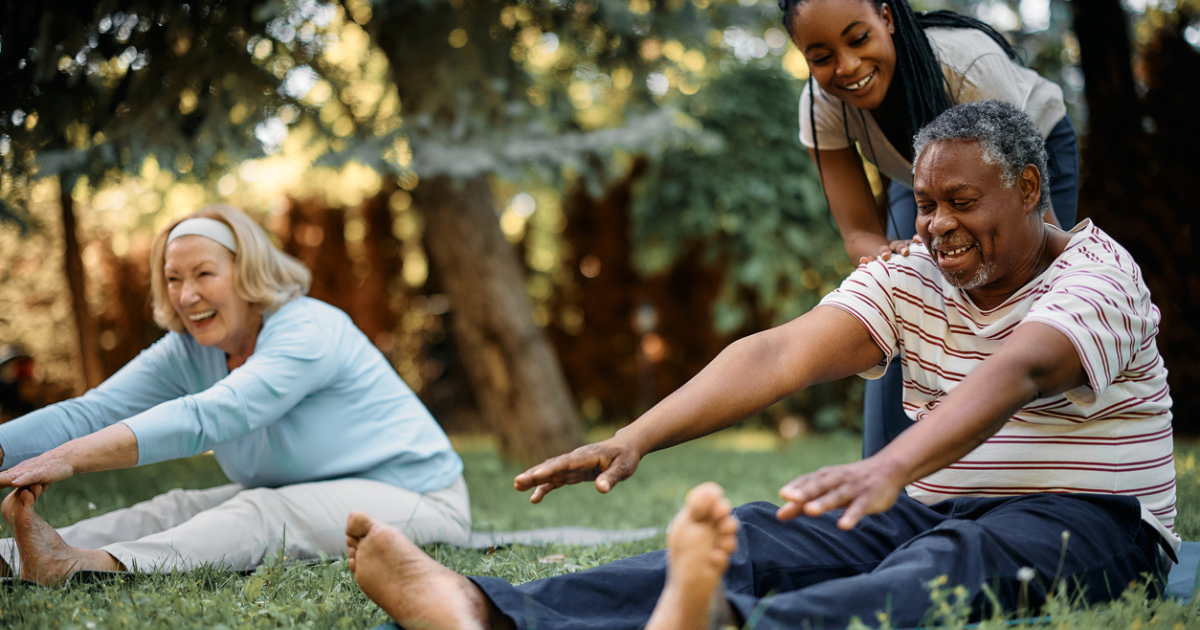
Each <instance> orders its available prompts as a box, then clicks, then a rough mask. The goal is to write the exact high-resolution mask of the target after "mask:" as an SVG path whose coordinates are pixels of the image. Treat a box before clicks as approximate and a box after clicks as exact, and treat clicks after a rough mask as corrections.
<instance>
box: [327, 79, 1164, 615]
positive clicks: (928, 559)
mask: <svg viewBox="0 0 1200 630" xmlns="http://www.w3.org/2000/svg"><path fill="white" fill-rule="evenodd" d="M914 155H916V156H917V157H916V160H915V161H914V164H915V169H914V172H915V189H914V190H915V193H916V201H917V209H918V218H917V232H918V234H919V235H920V236H921V240H922V241H923V242H924V243H926V244H927V246H920V245H914V246H913V248H912V253H911V254H910V255H909V256H907V257H898V256H896V257H892V258H891V259H890V260H887V261H875V262H872V263H869V264H866V265H863V266H861V267H859V269H858V270H857V271H855V272H854V273H853V274H852V275H851V276H850V277H849V278H848V279H847V280H846V281H845V282H844V283H843V284H842V286H841V288H840V289H838V290H837V291H834V292H833V293H831V294H829V295H828V296H826V298H825V299H824V300H823V301H822V303H821V305H820V306H818V307H817V308H815V309H813V310H812V311H811V312H809V313H807V314H806V315H804V316H802V317H800V318H798V319H796V320H794V321H792V322H790V323H787V324H784V325H782V326H779V327H777V328H774V329H772V330H768V331H765V332H762V333H759V334H756V335H753V336H751V337H747V338H745V339H743V340H740V341H738V342H736V343H734V344H732V345H731V346H730V347H729V348H728V349H726V350H725V351H724V352H723V353H722V354H721V355H720V356H718V357H717V358H716V359H715V360H714V361H713V362H712V363H711V364H710V365H709V366H708V367H706V368H705V369H704V370H703V371H701V372H700V374H698V375H697V376H696V377H695V378H694V379H692V381H691V382H689V383H688V384H687V385H685V386H684V387H682V388H681V389H680V390H679V391H677V392H675V393H674V394H672V395H671V396H669V397H668V398H666V399H665V400H663V401H662V402H661V403H659V404H658V405H657V406H656V407H654V408H653V409H651V410H650V411H649V412H647V413H646V414H645V415H644V416H642V417H641V418H639V419H638V420H637V421H635V422H634V423H632V424H631V425H629V426H628V427H625V428H624V429H623V430H621V431H620V432H619V433H618V434H617V435H616V436H615V437H613V438H612V439H609V440H606V441H603V442H599V443H596V444H592V445H588V446H585V447H582V448H580V449H577V450H576V451H574V452H572V453H569V454H566V455H563V456H560V457H557V458H554V459H551V460H549V461H547V462H545V463H543V464H541V465H539V466H536V467H534V468H532V469H530V470H529V471H526V472H525V473H522V474H521V475H520V476H518V477H517V479H516V485H517V487H518V489H530V488H532V489H533V495H532V500H533V501H534V502H535V503H536V502H538V501H540V500H541V499H542V498H543V497H544V496H545V495H546V493H547V492H550V491H552V490H553V489H555V488H557V487H560V486H562V485H564V484H568V483H576V482H579V481H584V480H594V481H595V484H596V487H597V489H598V490H599V491H600V492H608V491H609V490H611V489H612V488H613V486H614V485H615V484H616V483H618V482H619V481H621V480H622V479H625V478H626V477H628V476H629V475H631V474H632V473H633V471H634V469H635V468H636V467H637V464H638V461H639V460H640V458H641V457H642V456H643V455H645V454H647V453H649V452H651V451H654V450H656V449H660V448H666V447H668V446H671V445H673V444H678V443H680V442H683V441H686V440H689V439H692V438H695V437H698V436H701V435H704V434H707V433H711V432H713V431H716V430H719V429H721V428H724V427H727V426H730V425H732V424H734V423H737V422H739V421H740V420H742V419H743V418H745V417H746V416H748V415H750V414H752V413H755V412H756V411H758V410H760V409H762V408H764V407H766V406H767V405H769V404H770V403H772V402H774V401H776V400H778V399H780V398H782V397H783V396H786V395H788V394H790V393H792V392H795V391H798V390H800V389H803V388H804V387H807V386H809V385H811V384H813V383H819V382H823V381H828V380H831V379H836V378H842V377H845V376H849V375H852V374H855V373H862V374H863V375H864V376H866V377H867V378H874V377H878V376H880V375H881V373H882V372H883V370H884V369H886V366H887V365H888V359H890V358H892V357H894V356H899V357H900V358H901V361H900V364H901V366H902V369H903V374H904V386H905V407H906V409H907V411H908V414H909V416H910V417H912V419H913V420H914V421H915V422H914V423H913V425H912V426H911V427H910V428H909V429H908V430H906V431H905V432H904V433H903V434H901V435H900V436H899V437H898V438H896V440H894V441H893V442H892V443H891V444H890V445H889V446H887V448H885V449H883V450H882V451H881V452H879V453H877V454H876V455H874V456H872V457H870V458H867V459H865V460H863V461H861V462H857V463H854V464H847V465H843V466H833V467H829V468H824V469H821V470H818V471H816V472H814V473H811V474H807V475H803V476H801V477H799V478H797V479H796V480H794V481H792V482H791V483H789V484H788V485H787V486H785V487H784V488H783V489H782V490H780V495H781V496H782V497H783V499H784V500H785V503H784V505H783V507H781V508H778V509H776V508H775V506H773V505H770V504H766V503H755V504H749V505H745V506H741V507H739V508H737V509H736V510H731V508H730V506H729V503H728V501H726V500H725V499H724V498H723V497H722V495H721V490H720V488H719V487H717V486H715V485H714V484H705V485H702V486H699V487H698V488H696V489H695V490H693V491H692V492H691V493H690V494H689V496H688V499H687V504H686V505H685V506H684V508H683V510H682V511H681V512H680V513H679V516H677V517H676V519H675V520H674V522H673V524H672V528H671V530H670V532H669V533H668V537H667V540H668V551H667V554H666V557H664V555H663V553H662V552H658V553H654V554H647V555H643V556H638V557H634V558H628V559H625V560H621V561H617V562H613V563H610V564H607V565H604V566H601V567H597V568H596V569H592V570H589V571H584V572H580V573H575V574H570V575H564V576H559V577H554V578H549V579H545V580H539V581H536V582H531V583H528V584H524V585H521V586H519V587H513V586H511V585H509V584H508V583H506V582H504V581H502V580H498V579H495V578H474V579H473V580H468V579H467V578H463V577H461V576H459V575H457V574H455V573H453V572H451V571H449V570H448V569H445V568H443V567H441V566H440V565H438V564H437V563H435V562H433V561H432V560H431V559H429V558H428V557H427V556H425V555H424V554H422V553H421V551H420V550H419V549H417V548H416V547H415V546H413V545H412V544H411V543H409V542H408V541H406V540H404V538H403V537H402V536H401V535H400V534H399V533H397V532H396V531H395V530H392V529H390V528H387V527H386V526H383V525H381V524H378V523H375V522H374V521H372V520H371V519H369V518H368V517H366V516H365V515H362V514H355V515H352V516H351V518H350V521H349V523H348V525H347V530H346V531H347V535H348V537H349V545H350V554H351V555H350V558H351V560H350V568H351V570H352V571H354V572H355V577H356V579H357V580H358V583H359V585H360V586H361V588H362V589H363V591H364V592H366V594H367V595H368V596H370V597H371V598H372V599H374V600H375V601H376V602H377V603H379V604H380V605H381V606H382V607H383V608H384V609H385V610H387V612H388V613H389V614H390V615H391V616H392V617H393V618H395V619H396V620H397V621H399V622H400V623H401V624H402V625H407V624H411V626H410V627H440V628H483V627H495V628H504V627H516V628H556V629H563V628H595V627H603V628H631V629H632V628H639V627H642V626H643V625H646V627H648V628H651V629H654V630H666V629H679V630H683V629H685V628H686V629H696V628H701V627H709V626H711V625H712V624H714V623H728V622H732V623H736V624H738V625H741V624H743V623H746V622H748V621H749V622H752V624H753V626H754V627H755V628H760V629H766V628H776V627H779V628H784V627H786V628H801V627H813V628H818V627H830V628H832V627H844V626H845V625H846V624H847V623H849V622H850V620H851V619H852V618H853V617H858V618H860V619H861V620H862V621H864V622H865V623H867V624H877V623H879V622H880V619H881V618H882V617H881V615H882V614H884V613H886V614H888V615H890V622H891V623H892V624H893V625H895V626H906V625H915V624H917V623H919V622H920V621H921V620H922V618H923V617H924V616H925V615H926V613H927V611H928V608H929V603H930V597H929V588H930V586H931V584H932V585H934V586H936V585H939V584H940V585H945V587H946V588H947V589H954V592H955V593H957V596H958V597H959V598H961V599H962V600H963V601H964V603H968V604H970V605H971V606H972V607H973V610H974V611H975V612H976V614H977V615H979V614H986V613H987V611H988V610H990V609H991V608H992V607H993V606H994V605H996V604H999V605H1000V606H1004V607H1014V606H1015V605H1017V604H1018V602H1020V601H1021V598H1022V597H1025V598H1027V599H1025V600H1024V601H1025V602H1026V603H1028V604H1031V605H1037V604H1038V603H1040V601H1042V599H1043V597H1044V595H1045V593H1046V590H1047V588H1048V587H1050V586H1051V585H1052V584H1053V583H1054V582H1055V581H1056V580H1059V579H1062V580H1066V583H1067V584H1068V585H1069V586H1070V587H1071V588H1072V589H1075V588H1079V589H1081V590H1082V592H1084V593H1086V596H1087V597H1089V598H1091V599H1092V600H1094V601H1095V600H1106V599H1110V598H1113V597H1115V596H1117V595H1118V594H1119V593H1120V592H1121V591H1122V590H1123V589H1124V588H1125V587H1126V585H1128V584H1129V583H1130V582H1131V581H1132V580H1136V579H1138V578H1139V577H1140V576H1142V575H1144V574H1150V575H1156V576H1159V577H1160V578H1161V576H1162V575H1163V574H1164V572H1165V567H1166V566H1167V564H1168V563H1169V562H1170V560H1169V557H1171V556H1173V555H1174V549H1175V547H1176V546H1177V545H1178V538H1177V537H1176V536H1175V535H1174V533H1173V532H1172V531H1171V527H1172V524H1173V521H1174V516H1175V479H1174V467H1173V462H1172V438H1171V422H1170V420H1171V412H1170V404H1171V403H1170V397H1169V395H1168V390H1167V385H1166V374H1165V370H1164V369H1163V364H1162V361H1161V359H1160V357H1159V354H1158V350H1157V348H1156V346H1155V340H1154V337H1155V332H1156V330H1157V325H1158V321H1159V316H1158V310H1157V309H1156V308H1155V307H1154V305H1153V304H1151V302H1150V296H1149V293H1148V292H1147V290H1146V286H1145V284H1144V283H1143V282H1142V280H1141V274H1140V271H1139V270H1138V267H1137V265H1136V264H1135V263H1134V262H1133V261H1132V259H1131V258H1130V256H1129V254H1128V252H1126V251H1125V250H1124V249H1123V248H1122V247H1121V246H1120V245H1118V244H1117V243H1116V242H1114V241H1113V240H1112V239H1111V238H1109V237H1108V236H1107V235H1106V234H1104V233H1103V232H1101V231H1100V230H1099V229H1097V228H1096V227H1095V226H1093V225H1091V224H1090V223H1087V222H1085V223H1082V224H1080V225H1079V226H1077V227H1075V228H1074V229H1073V230H1072V231H1070V232H1063V231H1061V230H1059V229H1057V228H1054V227H1051V226H1049V225H1047V224H1045V223H1044V222H1043V221H1042V218H1041V217H1042V215H1043V211H1044V209H1045V207H1046V204H1047V200H1046V196H1044V195H1043V194H1042V192H1043V191H1044V190H1045V189H1046V181H1045V176H1044V173H1045V172H1046V156H1045V151H1044V149H1043V143H1042V139H1041V136H1040V134H1039V133H1038V130H1037V128H1036V127H1035V126H1034V125H1033V123H1032V122H1031V121H1030V120H1029V119H1028V117H1026V116H1025V115H1024V114H1023V113H1021V112H1020V111H1019V110H1017V109H1015V108H1013V107H1011V106H1009V105H1006V104H1002V103H998V102H995V101H990V102H978V103H969V104H965V105H960V106H958V107H955V108H952V109H951V110H949V111H947V112H945V113H944V114H943V115H942V116H940V117H939V118H938V119H937V120H935V121H934V122H933V123H931V124H930V125H929V126H928V127H926V128H925V129H924V130H922V132H921V133H920V135H919V136H918V137H917V140H916V144H915V147H914ZM906 489H907V493H906V492H905V490H906ZM842 508H844V509H842ZM957 587H961V588H957Z"/></svg>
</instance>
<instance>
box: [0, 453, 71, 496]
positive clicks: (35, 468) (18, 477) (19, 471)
mask: <svg viewBox="0 0 1200 630" xmlns="http://www.w3.org/2000/svg"><path fill="white" fill-rule="evenodd" d="M74 474H75V466H74V465H73V464H72V463H71V461H70V459H69V458H68V457H67V456H66V455H65V454H64V453H63V451H62V449H61V448H56V449H54V450H52V451H47V452H45V453H42V454H41V455H38V456H37V457H34V458H33V459H27V460H25V461H23V462H21V463H20V464H17V465H16V466H13V467H12V468H9V469H8V470H6V471H4V472H2V473H0V488H7V487H10V486H11V487H18V488H19V487H22V486H41V489H45V486H48V485H50V484H52V483H54V482H55V481H62V480H63V479H66V478H68V477H70V476H71V475H74ZM40 494H41V490H34V496H37V495H40Z"/></svg>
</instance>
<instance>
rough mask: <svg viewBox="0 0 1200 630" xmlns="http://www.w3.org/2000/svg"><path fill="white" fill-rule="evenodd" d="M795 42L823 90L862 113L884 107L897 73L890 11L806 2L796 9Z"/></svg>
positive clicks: (854, 1)
mask: <svg viewBox="0 0 1200 630" xmlns="http://www.w3.org/2000/svg"><path fill="white" fill-rule="evenodd" d="M789 26H790V30H791V35H792V41H794V42H795V43H796V46H797V47H798V48H799V49H800V52H802V53H804V58H805V59H806V60H808V69H809V72H810V73H811V74H812V76H813V79H815V80H816V81H817V83H818V84H819V85H820V86H821V89H822V90H825V91H826V92H827V93H829V94H832V95H834V96H836V97H838V98H840V99H842V100H843V101H845V102H846V103H847V104H849V105H853V106H854V107H857V108H859V109H866V110H872V109H876V108H877V107H879V106H880V105H881V104H882V103H883V98H884V96H886V95H887V91H888V87H889V86H890V85H891V84H892V79H893V78H894V76H895V71H896V47H895V44H894V43H893V42H892V33H893V32H895V30H896V29H895V26H894V24H893V23H892V11H891V9H890V8H889V7H887V6H886V5H884V6H883V7H882V8H881V9H876V7H875V5H874V4H873V3H872V2H870V0H808V1H807V2H804V3H803V4H801V5H800V6H798V7H796V9H795V12H794V13H793V15H792V20H791V24H790V25H789Z"/></svg>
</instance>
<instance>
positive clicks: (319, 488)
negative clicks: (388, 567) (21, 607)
mask: <svg viewBox="0 0 1200 630" xmlns="http://www.w3.org/2000/svg"><path fill="white" fill-rule="evenodd" d="M352 511H360V512H366V513H367V514H370V515H371V516H372V517H373V518H375V519H376V520H379V521H383V522H385V523H387V524H389V525H392V526H394V527H396V528H397V529H399V530H400V531H402V532H404V534H405V535H406V536H408V537H409V539H411V540H413V541H414V542H416V543H417V544H425V543H431V542H448V543H451V544H455V545H466V544H467V541H468V539H469V537H470V534H471V511H470V502H469V500H468V497H467V484H466V482H465V481H463V478H462V477H461V476H459V478H458V479H457V480H455V482H454V483H453V484H451V485H450V486H449V487H447V488H444V489H442V490H438V491H436V492H427V493H425V494H418V493H416V492H412V491H409V490H405V489H403V488H397V487H396V486H392V485H389V484H386V483H382V482H379V481H371V480H367V479H335V480H332V481H318V482H313V483H299V484H294V485H290V486H283V487H281V488H253V489H246V488H243V487H242V486H239V485H236V484H229V485H225V486H218V487H215V488H209V489H206V490H172V491H170V492H167V493H166V494H163V495H159V496H157V497H155V498H153V499H150V500H149V501H144V502H142V503H138V504H137V505H134V506H132V507H129V508H125V509H122V510H116V511H114V512H110V513H108V514H102V515H100V516H97V517H95V518H90V519H87V520H85V521H80V522H78V523H76V524H74V525H70V526H68V527H64V528H62V529H59V530H58V533H59V534H60V535H61V536H62V537H63V540H65V541H66V542H67V544H69V545H72V546H74V547H81V548H84V549H103V550H104V551H107V552H108V553H110V554H112V556H113V557H114V558H116V559H117V560H118V561H120V562H121V564H123V565H125V567H127V568H128V569H129V570H131V571H143V572H163V573H166V572H170V571H173V570H188V569H193V568H196V567H200V566H205V565H211V566H216V567H221V568H224V569H227V570H232V571H244V570H248V569H253V568H254V567H256V566H258V565H259V564H260V563H261V562H262V561H263V559H264V558H265V557H267V556H270V555H274V554H277V553H279V551H280V550H282V551H283V553H284V555H285V558H286V559H287V560H291V561H296V560H301V561H302V560H314V559H317V558H319V557H320V554H322V553H323V554H325V555H326V556H327V557H330V558H338V557H341V556H343V555H345V554H346V533H345V530H346V517H347V516H348V515H349V514H350V512H352ZM0 557H2V558H3V559H4V560H5V561H6V562H8V564H9V566H10V567H11V568H12V569H13V572H14V573H17V572H19V571H20V560H19V558H18V557H17V550H16V544H15V543H14V542H13V539H11V538H6V539H3V540H0Z"/></svg>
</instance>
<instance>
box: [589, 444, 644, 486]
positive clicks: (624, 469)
mask: <svg viewBox="0 0 1200 630" xmlns="http://www.w3.org/2000/svg"><path fill="white" fill-rule="evenodd" d="M637 465H638V463H637V460H636V459H634V458H633V457H631V456H629V455H628V454H626V453H621V454H619V455H617V456H616V457H614V458H613V460H612V461H611V462H609V464H608V466H607V467H605V469H604V471H603V472H601V473H600V474H599V475H598V476H597V477H596V489H597V490H599V491H600V492H601V493H602V494H607V493H608V491H609V490H612V489H613V487H614V486H616V485H617V484H618V483H620V482H622V481H625V480H626V479H628V478H629V476H630V475H632V474H633V471H635V470H637Z"/></svg>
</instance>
